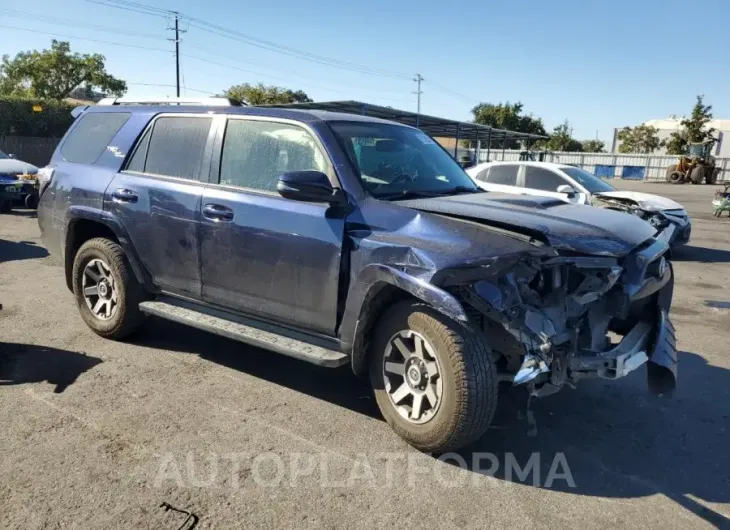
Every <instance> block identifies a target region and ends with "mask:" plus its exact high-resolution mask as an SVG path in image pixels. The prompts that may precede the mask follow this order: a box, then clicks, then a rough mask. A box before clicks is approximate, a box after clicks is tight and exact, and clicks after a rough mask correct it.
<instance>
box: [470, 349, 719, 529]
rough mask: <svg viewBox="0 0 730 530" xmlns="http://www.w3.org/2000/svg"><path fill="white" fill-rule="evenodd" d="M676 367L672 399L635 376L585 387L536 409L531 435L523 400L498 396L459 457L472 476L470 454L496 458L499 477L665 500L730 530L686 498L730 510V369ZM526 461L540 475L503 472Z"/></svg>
mask: <svg viewBox="0 0 730 530" xmlns="http://www.w3.org/2000/svg"><path fill="white" fill-rule="evenodd" d="M679 365H680V367H681V369H680V379H679V387H678V389H677V391H676V392H675V395H674V396H673V397H671V398H668V397H655V396H651V395H649V394H648V393H647V390H646V372H645V369H641V370H638V371H637V372H636V373H634V374H631V375H630V376H629V377H627V378H626V379H624V380H623V381H621V382H609V381H602V380H593V381H585V382H583V383H582V384H581V385H580V386H579V387H578V389H577V390H575V391H571V390H568V389H565V390H563V391H561V392H560V393H558V394H555V395H553V396H551V397H547V398H544V399H541V400H533V401H532V402H531V408H532V410H533V413H534V417H535V421H536V424H537V434H536V436H529V435H528V434H527V433H528V425H527V422H526V420H525V419H524V418H525V417H526V416H525V414H524V411H525V409H526V402H527V400H526V399H525V395H524V394H525V393H524V392H521V391H520V390H521V389H519V388H513V389H512V390H511V392H509V393H508V395H507V396H502V399H501V400H500V404H499V407H498V412H497V415H496V417H495V419H494V421H493V423H492V428H490V429H489V430H488V431H487V434H486V435H485V436H483V437H482V439H480V440H479V441H478V442H476V443H475V444H473V445H472V446H470V447H468V448H467V449H466V450H464V451H460V452H459V454H460V455H461V456H462V457H463V458H464V460H465V461H466V462H467V464H468V465H469V467H470V468H471V469H472V471H477V470H476V469H474V467H473V464H472V462H473V456H474V454H475V453H479V452H487V453H490V454H493V455H495V456H496V458H497V460H498V462H499V464H500V467H499V469H498V470H497V471H496V473H495V474H494V476H495V477H496V478H498V479H502V480H510V481H514V482H519V483H522V484H527V485H534V486H538V487H546V488H549V489H552V490H556V491H564V492H567V493H572V494H577V495H587V496H600V497H609V498H611V497H614V498H632V497H644V496H650V495H655V494H662V495H664V496H666V497H668V498H670V499H672V500H674V501H675V502H677V503H678V504H680V505H681V506H683V507H684V508H685V509H687V510H689V511H691V512H692V513H694V514H696V515H697V516H699V517H701V518H703V519H704V520H706V521H707V522H709V523H711V524H712V525H715V526H716V527H726V528H730V519H727V518H726V516H724V515H722V514H720V513H717V512H715V511H713V510H711V509H709V508H707V507H705V506H703V505H702V504H701V503H699V502H697V501H696V500H694V499H693V497H694V498H697V499H700V500H703V501H706V502H713V503H730V479H728V473H727V470H728V469H730V445H729V444H728V432H727V427H728V425H729V423H730V407H728V403H729V402H730V370H727V369H724V368H719V367H717V366H711V365H709V364H708V363H707V361H706V360H705V359H704V358H703V357H701V356H700V355H697V354H695V353H690V352H679ZM534 454H537V456H534ZM508 455H511V456H508ZM558 455H563V456H564V460H563V461H562V462H558V460H556V459H557V458H558ZM530 458H533V460H534V461H535V462H536V463H537V462H539V464H538V465H539V466H540V469H539V471H537V473H530V474H529V475H527V476H523V477H519V476H517V473H515V472H514V469H509V466H507V465H506V463H507V462H508V461H510V460H511V461H512V462H517V464H518V466H520V468H521V469H523V470H524V469H525V468H526V466H527V464H528V462H529V461H530ZM560 458H562V457H560ZM512 459H513V460H512ZM552 466H554V467H555V471H556V472H558V473H563V472H565V471H568V473H569V474H570V476H571V478H572V481H573V483H574V484H571V483H570V481H568V480H566V479H562V478H556V479H555V480H554V481H552V483H549V482H548V480H549V474H550V473H549V472H550V469H551V467H552ZM485 467H486V466H485ZM536 475H537V476H536ZM563 476H564V475H560V474H558V475H554V478H555V477H563Z"/></svg>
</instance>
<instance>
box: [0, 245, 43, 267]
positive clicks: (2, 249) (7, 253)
mask: <svg viewBox="0 0 730 530" xmlns="http://www.w3.org/2000/svg"><path fill="white" fill-rule="evenodd" d="M46 256H48V251H47V250H46V249H45V248H43V247H40V246H38V245H36V244H35V243H33V242H32V241H19V242H16V241H8V240H6V239H0V263H4V262H6V261H17V260H24V259H38V258H45V257H46Z"/></svg>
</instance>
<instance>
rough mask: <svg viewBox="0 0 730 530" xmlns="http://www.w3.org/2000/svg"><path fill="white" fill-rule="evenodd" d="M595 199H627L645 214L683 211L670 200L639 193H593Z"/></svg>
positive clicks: (681, 207) (682, 208)
mask: <svg viewBox="0 0 730 530" xmlns="http://www.w3.org/2000/svg"><path fill="white" fill-rule="evenodd" d="M593 195H595V196H596V197H607V198H612V199H628V200H632V201H636V203H637V204H638V206H639V208H641V209H642V210H646V211H647V212H659V211H661V210H684V207H683V206H682V205H681V204H679V203H678V202H676V201H673V200H672V199H667V198H666V197H662V196H660V195H653V194H651V193H643V192H641V191H618V190H617V191H605V192H602V193H594V194H593Z"/></svg>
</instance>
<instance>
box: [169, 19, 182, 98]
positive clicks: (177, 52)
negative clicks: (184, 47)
mask: <svg viewBox="0 0 730 530" xmlns="http://www.w3.org/2000/svg"><path fill="white" fill-rule="evenodd" d="M170 14H171V15H172V16H173V17H175V25H174V26H173V27H171V28H170V27H168V28H167V29H168V30H169V31H174V32H175V38H174V39H167V40H171V41H172V42H174V43H175V89H176V94H177V97H180V33H185V30H183V31H180V13H178V12H177V11H172V12H171V13H170Z"/></svg>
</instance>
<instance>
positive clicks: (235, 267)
mask: <svg viewBox="0 0 730 530" xmlns="http://www.w3.org/2000/svg"><path fill="white" fill-rule="evenodd" d="M140 103H144V104H140ZM171 103H173V104H170V103H168V104H160V103H153V102H149V101H148V102H139V101H138V102H135V103H134V104H132V103H130V102H127V101H123V100H104V101H102V102H101V103H100V104H99V105H97V106H94V107H88V108H80V109H77V110H76V111H75V115H76V119H75V121H74V123H73V124H72V126H71V128H70V129H69V131H68V132H67V133H66V135H65V137H64V138H63V140H62V141H61V142H60V144H59V146H58V148H57V150H56V152H55V154H54V155H53V158H52V160H51V162H50V164H49V165H48V166H47V167H45V168H43V169H42V170H41V172H40V181H41V186H42V193H41V198H40V206H39V210H38V221H39V224H40V228H41V231H42V234H43V240H44V242H45V244H46V246H47V247H48V249H49V250H50V251H51V252H52V253H54V254H56V255H58V256H60V257H61V259H62V261H63V263H64V265H65V274H66V283H67V285H68V288H69V289H70V290H71V291H72V292H73V295H74V297H75V300H76V303H77V305H78V309H79V311H80V313H81V318H83V320H84V322H86V324H87V325H88V326H89V327H90V328H91V329H92V330H93V331H94V332H96V333H97V334H99V335H101V336H102V337H107V338H110V339H122V338H124V337H126V336H127V335H129V334H130V333H132V332H133V331H135V330H136V329H137V328H138V326H139V325H140V324H141V323H142V321H143V320H144V316H145V315H154V316H157V317H161V318H165V319H170V320H173V321H176V322H179V323H182V324H185V325H188V326H193V327H196V328H200V329H203V330H206V331H209V332H212V333H217V334H220V335H225V336H227V337H230V338H232V339H235V340H238V341H241V342H244V343H248V344H252V345H255V346H260V347H262V348H266V349H268V350H272V351H275V352H278V353H281V354H285V355H290V356H293V357H296V358H299V359H302V360H304V361H309V362H312V363H315V364H318V365H322V366H327V367H336V366H341V365H345V364H347V365H350V366H351V367H352V369H353V370H354V371H355V373H357V374H363V375H368V376H369V378H370V381H371V382H372V386H373V389H374V392H375V397H376V400H377V403H378V406H379V408H380V410H381V412H382V414H383V416H384V417H385V419H386V420H387V422H388V423H389V424H390V426H391V427H392V428H393V429H394V430H395V431H396V432H397V433H398V434H399V435H400V436H402V437H403V438H404V439H406V440H407V441H408V442H409V443H411V444H412V445H414V446H415V447H417V448H418V449H421V450H424V451H447V450H451V449H455V448H458V447H460V446H463V445H465V444H467V443H469V442H471V441H473V440H474V439H476V438H478V437H479V436H481V435H482V434H483V433H484V432H485V430H486V428H487V426H488V425H489V422H490V420H491V419H492V415H493V413H494V410H495V406H496V404H497V386H498V383H499V382H500V381H508V382H511V383H512V384H513V385H522V386H524V387H525V388H526V389H527V390H528V392H529V393H530V394H531V395H533V396H544V395H548V394H550V393H553V392H555V391H557V390H558V389H560V388H561V387H563V386H564V385H570V386H573V385H575V384H576V383H577V382H578V381H580V380H581V379H584V378H587V377H602V378H606V379H618V378H621V377H623V376H625V375H626V374H628V373H629V372H631V371H633V370H635V369H637V368H638V367H640V366H641V365H643V364H646V365H647V370H646V373H647V376H648V384H649V388H650V390H653V391H655V392H658V393H666V392H669V391H671V390H672V389H673V388H674V386H675V381H676V371H677V357H676V350H675V339H674V328H673V326H672V324H671V322H670V320H669V318H668V312H669V307H670V303H671V299H672V288H673V277H672V268H671V264H670V263H669V262H668V261H667V260H666V259H665V253H666V252H667V245H666V243H664V242H662V241H658V240H656V239H654V238H653V235H654V228H652V227H651V226H650V225H649V224H647V223H646V222H644V221H643V220H641V219H639V218H638V217H636V216H632V215H627V214H624V213H619V212H615V211H610V210H605V209H598V208H585V207H582V206H575V205H570V204H565V203H564V202H563V201H560V200H557V199H553V198H545V197H527V196H514V195H503V194H498V193H491V192H484V191H482V190H480V189H479V188H477V187H476V185H475V184H474V183H473V182H472V180H471V179H470V178H469V177H468V176H467V175H466V174H465V173H464V171H463V170H462V169H461V168H460V167H459V165H458V164H457V163H456V162H455V161H454V160H453V159H452V158H451V157H450V156H449V155H448V153H446V151H444V150H443V149H442V148H441V147H440V146H439V145H438V144H436V143H435V142H434V141H433V140H432V139H431V138H430V137H428V136H427V135H426V134H424V133H423V132H422V131H420V130H418V129H414V128H411V127H407V126H403V125H399V124H396V123H391V122H387V121H383V120H378V119H372V118H367V117H362V116H357V115H350V114H339V113H328V112H320V111H305V110H292V109H283V108H257V107H249V106H239V105H235V104H233V103H232V102H229V101H228V100H221V99H212V100H207V101H199V102H192V103H190V102H187V103H186V102H184V101H177V100H174V101H172V102H171ZM242 354H243V355H245V351H242Z"/></svg>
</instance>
